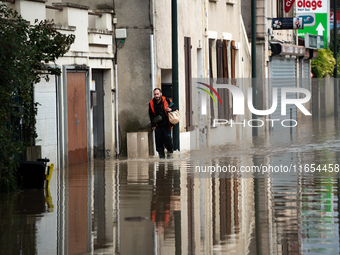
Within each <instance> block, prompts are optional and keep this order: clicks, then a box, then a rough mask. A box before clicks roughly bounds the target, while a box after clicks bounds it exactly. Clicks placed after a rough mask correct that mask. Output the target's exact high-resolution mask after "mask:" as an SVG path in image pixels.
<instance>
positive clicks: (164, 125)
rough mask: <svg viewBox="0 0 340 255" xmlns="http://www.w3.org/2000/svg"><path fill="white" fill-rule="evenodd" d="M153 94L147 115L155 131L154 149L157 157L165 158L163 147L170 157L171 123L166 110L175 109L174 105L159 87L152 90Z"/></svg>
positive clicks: (171, 145) (171, 146)
mask: <svg viewBox="0 0 340 255" xmlns="http://www.w3.org/2000/svg"><path fill="white" fill-rule="evenodd" d="M153 95H154V98H153V99H151V101H150V102H149V116H150V121H151V126H152V129H153V130H154V131H155V136H156V150H157V152H158V153H159V158H165V153H164V147H165V148H166V149H167V152H168V158H171V157H172V153H173V148H174V146H173V144H172V138H171V128H172V124H171V123H170V121H169V117H168V112H171V111H176V110H177V109H176V105H175V104H174V103H172V102H171V100H170V99H168V98H165V97H164V96H163V95H162V91H161V90H160V89H159V88H155V89H154V90H153ZM170 107H171V108H170Z"/></svg>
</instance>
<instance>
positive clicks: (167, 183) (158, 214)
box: [151, 164, 173, 233]
mask: <svg viewBox="0 0 340 255" xmlns="http://www.w3.org/2000/svg"><path fill="white" fill-rule="evenodd" d="M156 178H157V180H156V189H155V191H154V193H153V197H152V202H151V220H152V222H154V223H156V227H157V232H158V233H162V232H163V231H164V229H166V228H167V227H168V226H169V223H170V221H172V212H171V211H170V200H171V199H170V198H171V195H172V194H173V185H172V184H173V171H172V170H171V171H167V172H166V173H165V165H164V164H160V165H159V170H158V172H157V175H156Z"/></svg>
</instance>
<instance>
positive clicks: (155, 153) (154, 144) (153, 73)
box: [150, 35, 157, 155]
mask: <svg viewBox="0 0 340 255" xmlns="http://www.w3.org/2000/svg"><path fill="white" fill-rule="evenodd" d="M150 55H151V88H152V92H151V94H152V95H151V99H152V98H153V90H154V89H155V56H154V45H153V35H150ZM155 139H156V138H155V131H152V142H153V155H157V151H156V142H155V141H156V140H155Z"/></svg>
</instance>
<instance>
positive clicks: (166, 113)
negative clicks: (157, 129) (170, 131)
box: [149, 96, 171, 127]
mask: <svg viewBox="0 0 340 255" xmlns="http://www.w3.org/2000/svg"><path fill="white" fill-rule="evenodd" d="M169 100H170V99H169ZM170 102H171V100H170ZM162 103H163V105H164V111H165V115H166V116H167V117H168V112H167V111H166V109H167V108H168V107H169V104H168V102H167V101H166V98H165V96H162ZM149 105H150V109H151V111H152V112H153V114H154V115H155V117H156V111H155V104H154V102H153V98H152V99H151V101H150V102H149ZM168 122H169V126H170V127H171V123H170V121H169V120H168ZM156 126H158V125H157V124H156Z"/></svg>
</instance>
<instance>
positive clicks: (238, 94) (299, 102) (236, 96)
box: [197, 82, 312, 127]
mask: <svg viewBox="0 0 340 255" xmlns="http://www.w3.org/2000/svg"><path fill="white" fill-rule="evenodd" d="M197 83H198V84H200V85H202V86H203V87H205V88H202V87H197V88H198V89H200V90H203V91H205V92H206V93H207V94H209V96H210V97H211V98H212V99H213V100H214V102H215V104H217V103H216V100H215V99H214V95H213V94H215V95H216V96H217V98H218V99H219V102H220V104H221V105H222V101H221V99H220V96H219V94H218V93H217V91H216V90H215V89H228V90H229V92H230V93H231V94H232V96H233V114H235V115H244V113H245V109H244V105H245V97H244V94H243V91H242V90H241V89H240V88H238V87H236V86H234V85H230V84H216V85H215V86H214V88H213V87H212V86H210V85H208V84H205V83H202V82H197ZM206 88H208V89H209V90H210V91H211V92H212V93H211V92H210V91H208V90H207V89H206ZM272 91H273V95H272V99H273V100H272V102H273V103H272V106H271V107H270V109H268V110H257V109H255V108H254V105H253V99H252V98H253V96H252V95H253V91H252V88H248V102H247V103H248V104H247V105H248V109H249V111H250V112H251V113H253V114H255V115H258V116H265V115H270V114H272V113H273V112H275V110H276V109H277V105H278V91H277V88H273V89H272ZM287 93H303V94H305V95H306V96H305V97H304V98H298V99H292V98H287ZM203 98H204V97H203ZM310 99H311V93H310V91H308V90H307V89H304V88H296V87H283V88H281V115H282V116H286V115H287V112H286V106H287V105H288V104H293V105H295V106H296V107H297V108H299V109H300V111H301V112H302V113H303V114H304V115H309V116H310V115H312V114H311V113H310V112H309V111H308V110H307V109H306V108H305V107H304V105H303V104H304V103H307V102H308V101H309V100H310ZM206 107H207V104H206V102H205V101H204V100H202V105H201V114H202V115H206V114H207V109H206ZM265 121H267V122H269V123H270V124H271V126H272V127H273V126H274V123H275V122H277V121H279V120H277V119H266V120H265ZM253 122H257V125H255V126H254V125H252V123H253ZM258 122H260V123H258ZM286 122H289V123H292V122H294V125H293V126H290V125H286V124H285V123H286ZM225 124H230V125H231V127H232V125H233V124H234V125H235V124H242V125H244V126H245V121H244V122H243V123H236V122H234V121H233V120H226V119H214V120H213V126H217V125H225ZM248 125H249V126H251V127H262V126H263V125H264V121H263V120H260V119H258V120H249V121H248ZM281 125H282V126H283V127H295V126H296V125H297V121H296V120H293V119H286V120H283V121H281Z"/></svg>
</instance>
